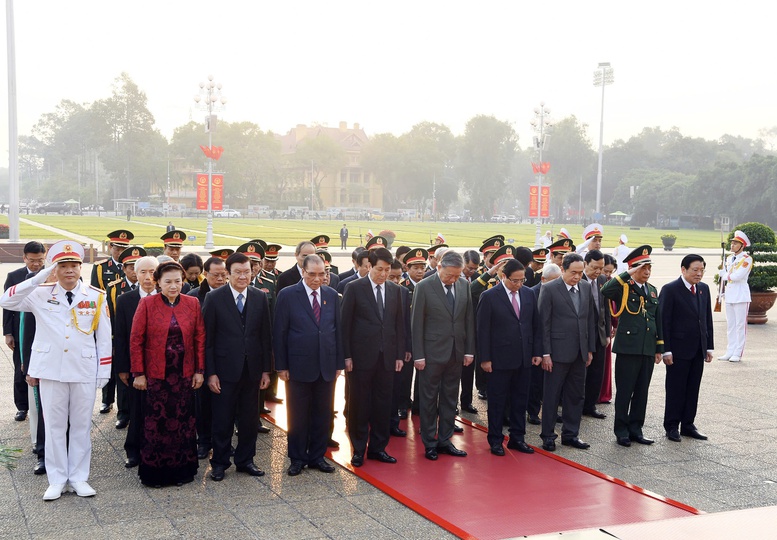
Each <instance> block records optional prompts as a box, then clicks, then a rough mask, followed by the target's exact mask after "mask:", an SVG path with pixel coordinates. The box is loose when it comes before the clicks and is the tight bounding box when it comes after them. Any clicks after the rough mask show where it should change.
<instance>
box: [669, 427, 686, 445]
mask: <svg viewBox="0 0 777 540" xmlns="http://www.w3.org/2000/svg"><path fill="white" fill-rule="evenodd" d="M666 438H667V439H669V440H670V441H674V442H682V440H683V438H682V437H680V432H679V431H678V430H677V429H670V430H669V431H667V432H666Z"/></svg>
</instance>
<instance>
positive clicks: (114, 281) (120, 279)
mask: <svg viewBox="0 0 777 540" xmlns="http://www.w3.org/2000/svg"><path fill="white" fill-rule="evenodd" d="M123 279H124V278H123V277H118V278H117V279H114V280H113V281H111V282H109V283H108V284H107V285H106V286H105V288H106V289H107V288H108V287H111V286H113V285H116V284H118V283H121V282H122V280H123ZM89 286H90V287H92V286H91V285H89ZM92 288H93V289H94V287H92ZM97 290H98V291H101V290H102V289H97Z"/></svg>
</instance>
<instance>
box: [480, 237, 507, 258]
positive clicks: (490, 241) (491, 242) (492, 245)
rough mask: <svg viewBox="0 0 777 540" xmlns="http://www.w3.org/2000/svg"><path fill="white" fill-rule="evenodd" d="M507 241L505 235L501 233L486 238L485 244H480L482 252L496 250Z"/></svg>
mask: <svg viewBox="0 0 777 540" xmlns="http://www.w3.org/2000/svg"><path fill="white" fill-rule="evenodd" d="M504 243H505V237H504V236H502V235H501V234H498V235H496V236H492V237H491V238H486V239H485V240H483V245H482V246H480V252H481V253H491V252H492V251H496V250H497V249H499V248H500V247H502V246H503V245H504Z"/></svg>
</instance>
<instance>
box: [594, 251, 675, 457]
mask: <svg viewBox="0 0 777 540" xmlns="http://www.w3.org/2000/svg"><path fill="white" fill-rule="evenodd" d="M652 251H653V248H652V247H650V246H647V245H645V246H640V247H638V248H637V249H635V250H633V251H632V252H631V253H629V254H628V255H627V256H626V258H625V259H624V262H625V263H626V264H628V266H629V268H628V270H627V271H626V272H623V273H621V274H619V275H616V276H615V277H613V278H612V279H611V280H610V281H608V282H607V283H605V284H604V287H602V294H603V295H604V296H605V297H606V298H609V299H610V300H613V301H614V302H615V304H616V305H617V306H618V308H617V311H616V312H614V313H613V316H615V317H619V319H618V330H617V333H616V334H615V343H614V345H613V348H612V351H613V352H614V353H616V354H617V357H616V360H615V386H616V388H617V392H616V394H615V429H614V431H615V436H616V437H617V439H618V444H619V445H621V446H631V442H632V441H634V442H637V443H639V444H652V443H653V440H652V439H648V438H646V437H645V436H644V435H643V433H642V426H643V425H644V423H645V411H646V409H647V400H648V389H649V387H650V379H651V377H652V376H653V366H654V365H655V364H658V363H659V362H661V356H662V353H663V352H664V338H663V327H662V325H661V312H660V310H659V308H658V291H657V290H656V288H655V287H653V286H652V285H651V284H650V283H648V278H650V271H651V268H652V264H651V260H650V254H651V252H652Z"/></svg>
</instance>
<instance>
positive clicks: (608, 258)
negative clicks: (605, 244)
mask: <svg viewBox="0 0 777 540" xmlns="http://www.w3.org/2000/svg"><path fill="white" fill-rule="evenodd" d="M608 264H611V265H613V266H615V267H616V268H617V267H618V259H616V258H615V257H613V256H612V255H607V254H606V253H605V255H604V266H607V265H608Z"/></svg>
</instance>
